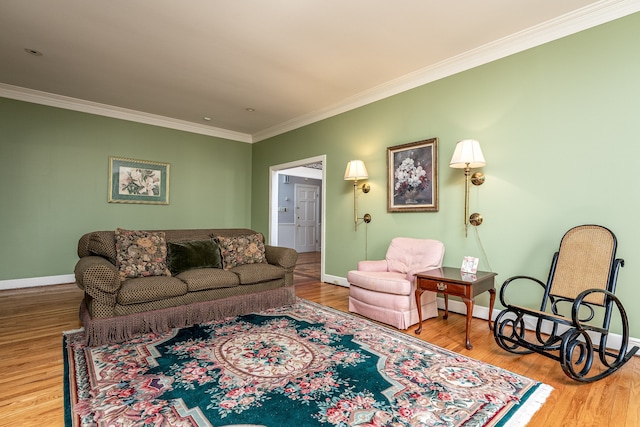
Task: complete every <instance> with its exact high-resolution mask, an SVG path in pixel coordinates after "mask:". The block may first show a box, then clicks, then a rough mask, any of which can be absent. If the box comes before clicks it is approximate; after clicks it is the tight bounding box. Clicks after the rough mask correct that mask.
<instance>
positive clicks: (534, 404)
mask: <svg viewBox="0 0 640 427" xmlns="http://www.w3.org/2000/svg"><path fill="white" fill-rule="evenodd" d="M552 391H553V387H551V386H550V385H548V384H542V383H540V385H539V386H538V388H537V389H536V390H535V391H534V392H533V393H532V394H531V396H530V397H529V398H528V399H527V401H526V402H525V403H524V405H522V406H521V407H520V408H518V409H517V410H516V411H515V412H514V413H513V414H512V415H511V417H510V418H509V420H508V421H507V422H506V423H504V427H524V426H526V425H527V424H528V423H529V421H531V418H533V415H534V414H535V413H536V412H538V410H539V409H540V408H541V407H542V405H543V404H544V402H545V401H546V400H547V398H548V397H549V395H550V394H551V392H552Z"/></svg>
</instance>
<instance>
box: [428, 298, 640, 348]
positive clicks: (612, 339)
mask: <svg viewBox="0 0 640 427" xmlns="http://www.w3.org/2000/svg"><path fill="white" fill-rule="evenodd" d="M438 308H439V309H441V310H444V298H442V297H438ZM449 311H451V312H454V313H458V314H463V315H465V316H466V315H467V306H466V305H465V303H463V302H462V301H457V300H451V299H450V300H449ZM499 313H500V310H497V309H494V310H493V313H492V315H491V320H494V319H495V318H496V317H497V316H498V314H499ZM472 316H473V317H477V318H479V319H485V320H487V319H488V318H489V307H483V306H478V305H475V304H474V306H473V313H472ZM536 321H537V319H536V318H534V317H532V316H525V319H524V323H525V327H526V329H527V330H532V331H534V330H535V324H536ZM544 326H545V325H543V328H542V332H546V333H549V332H551V326H550V323H548V324H547V325H546V326H547V327H544ZM621 343H622V335H619V334H613V333H611V334H609V338H608V340H607V344H608V345H607V347H608V348H614V349H615V348H620V344H621ZM633 346H638V347H640V339H638V338H633V337H629V343H628V347H629V348H632V347H633ZM636 356H640V354H638V353H636Z"/></svg>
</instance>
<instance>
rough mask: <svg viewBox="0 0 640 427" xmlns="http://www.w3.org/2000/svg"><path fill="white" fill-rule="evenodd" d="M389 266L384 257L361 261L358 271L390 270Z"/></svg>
mask: <svg viewBox="0 0 640 427" xmlns="http://www.w3.org/2000/svg"><path fill="white" fill-rule="evenodd" d="M388 270H389V266H388V264H387V261H386V260H384V259H381V260H376V261H359V262H358V271H388Z"/></svg>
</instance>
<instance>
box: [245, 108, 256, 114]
mask: <svg viewBox="0 0 640 427" xmlns="http://www.w3.org/2000/svg"><path fill="white" fill-rule="evenodd" d="M245 110H247V111H248V112H250V113H253V112H254V111H256V109H255V108H251V107H249V108H245Z"/></svg>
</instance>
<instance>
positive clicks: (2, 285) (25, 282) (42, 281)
mask: <svg viewBox="0 0 640 427" xmlns="http://www.w3.org/2000/svg"><path fill="white" fill-rule="evenodd" d="M75 281H76V278H75V276H74V275H73V274H63V275H60V276H46V277H31V278H27V279H11V280H0V291H4V290H8V289H20V288H33V287H36V286H51V285H61V284H63V283H73V282H75Z"/></svg>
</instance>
